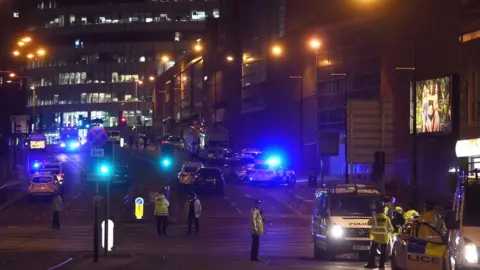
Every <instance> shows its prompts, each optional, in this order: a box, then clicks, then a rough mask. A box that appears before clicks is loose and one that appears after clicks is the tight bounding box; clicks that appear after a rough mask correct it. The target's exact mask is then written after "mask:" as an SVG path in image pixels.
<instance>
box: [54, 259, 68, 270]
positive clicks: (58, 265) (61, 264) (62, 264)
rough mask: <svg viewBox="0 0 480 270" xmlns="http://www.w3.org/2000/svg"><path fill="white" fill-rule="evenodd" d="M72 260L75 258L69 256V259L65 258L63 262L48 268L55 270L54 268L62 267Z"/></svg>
mask: <svg viewBox="0 0 480 270" xmlns="http://www.w3.org/2000/svg"><path fill="white" fill-rule="evenodd" d="M72 260H73V258H68V259H67V260H65V261H63V262H61V263H59V264H57V265H55V266H53V267H50V268H48V270H54V269H57V268H60V267H61V266H64V265H65V264H67V263H69V262H71V261H72Z"/></svg>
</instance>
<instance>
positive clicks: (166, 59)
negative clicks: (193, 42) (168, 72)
mask: <svg viewBox="0 0 480 270" xmlns="http://www.w3.org/2000/svg"><path fill="white" fill-rule="evenodd" d="M168 61H170V58H168V56H166V55H164V56H162V62H164V63H168Z"/></svg>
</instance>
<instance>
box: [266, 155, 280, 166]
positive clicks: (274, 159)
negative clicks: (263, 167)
mask: <svg viewBox="0 0 480 270" xmlns="http://www.w3.org/2000/svg"><path fill="white" fill-rule="evenodd" d="M266 163H267V164H268V165H270V166H278V165H280V164H281V163H282V162H281V160H280V158H278V157H271V158H269V159H267V161H266Z"/></svg>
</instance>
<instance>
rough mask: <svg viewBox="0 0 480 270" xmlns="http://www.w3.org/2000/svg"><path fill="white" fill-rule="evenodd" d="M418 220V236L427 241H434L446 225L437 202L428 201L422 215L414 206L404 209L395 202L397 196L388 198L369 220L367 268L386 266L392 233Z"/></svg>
mask: <svg viewBox="0 0 480 270" xmlns="http://www.w3.org/2000/svg"><path fill="white" fill-rule="evenodd" d="M411 221H415V222H418V224H417V226H418V236H417V237H418V238H419V239H422V240H425V241H432V239H435V236H436V235H438V232H441V231H442V229H443V227H444V225H443V222H442V220H441V218H440V213H439V211H438V209H436V207H435V203H433V202H426V203H425V211H424V214H423V215H422V216H420V215H419V213H418V212H417V211H416V210H415V209H414V208H413V207H410V209H409V210H407V211H404V210H403V208H402V207H401V206H399V205H396V204H395V198H393V197H392V198H388V200H387V201H386V202H384V203H383V204H382V205H381V206H378V207H377V209H375V211H374V212H373V215H372V217H371V218H370V220H369V221H368V225H369V226H371V230H370V237H371V239H372V241H371V244H370V252H369V258H368V262H367V264H366V265H365V268H377V267H378V268H380V269H384V268H385V262H386V259H387V245H388V244H389V242H390V238H391V237H392V234H395V233H399V230H400V228H401V226H403V225H404V224H405V222H411ZM378 251H380V261H379V266H376V265H375V257H376V255H377V253H378Z"/></svg>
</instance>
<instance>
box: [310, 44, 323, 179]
mask: <svg viewBox="0 0 480 270" xmlns="http://www.w3.org/2000/svg"><path fill="white" fill-rule="evenodd" d="M321 45H322V43H321V42H320V41H319V40H318V39H316V38H312V39H311V40H310V42H309V46H310V48H311V49H313V50H314V51H315V66H314V71H315V96H317V95H318V52H319V49H320V46H321ZM323 180H324V170H323V154H320V181H321V183H324V181H323Z"/></svg>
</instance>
